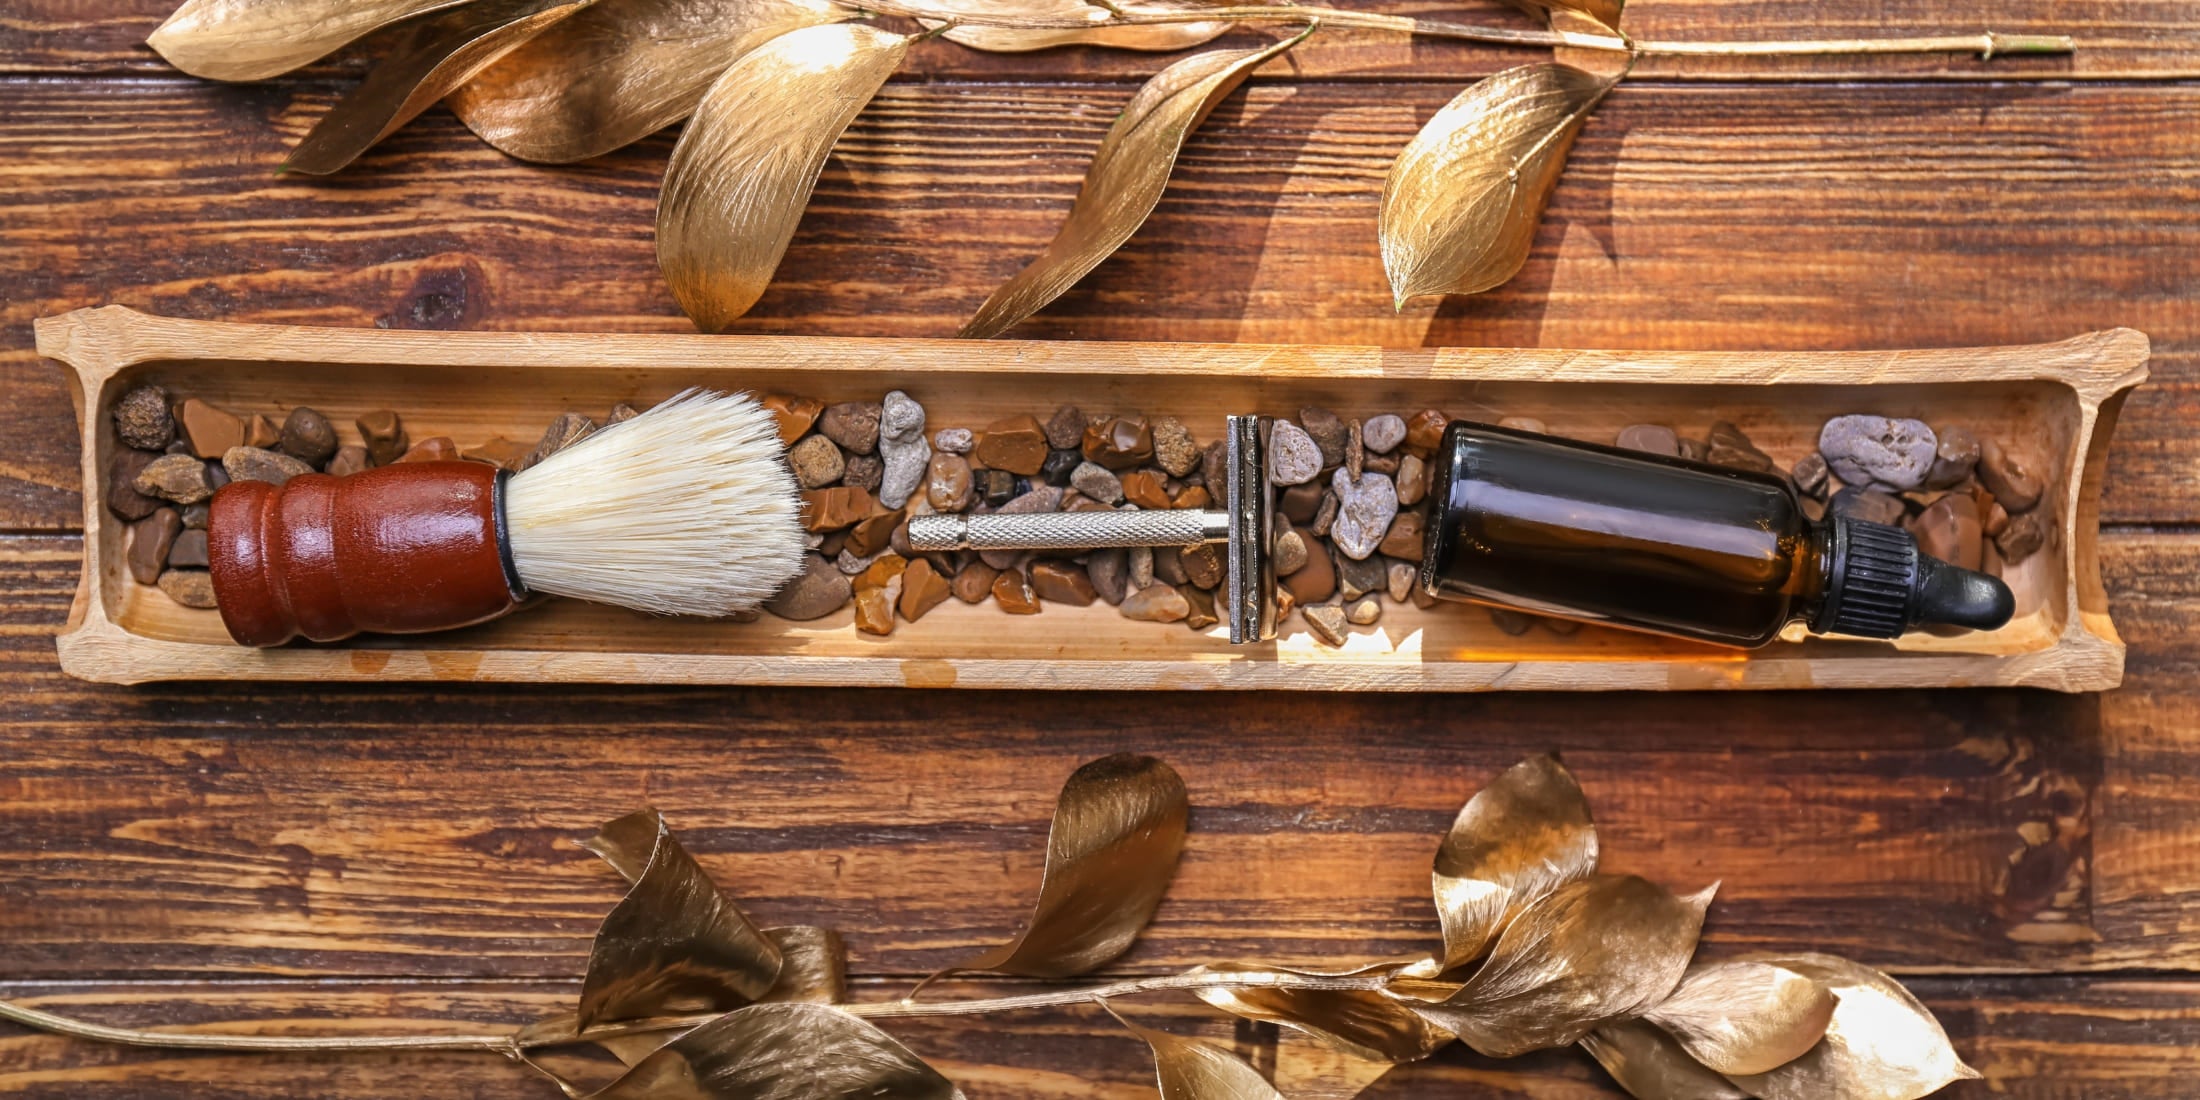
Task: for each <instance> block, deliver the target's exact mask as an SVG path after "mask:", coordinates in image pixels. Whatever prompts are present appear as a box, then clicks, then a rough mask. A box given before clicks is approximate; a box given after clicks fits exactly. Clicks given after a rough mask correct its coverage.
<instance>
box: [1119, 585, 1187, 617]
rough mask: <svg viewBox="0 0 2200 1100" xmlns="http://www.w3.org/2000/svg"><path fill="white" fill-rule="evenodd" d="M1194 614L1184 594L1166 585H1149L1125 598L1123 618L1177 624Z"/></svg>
mask: <svg viewBox="0 0 2200 1100" xmlns="http://www.w3.org/2000/svg"><path fill="white" fill-rule="evenodd" d="M1191 613H1192V604H1191V601H1190V600H1187V599H1185V598H1184V593H1182V592H1179V591H1177V590H1176V589H1175V588H1174V587H1171V586H1169V585H1166V584H1149V585H1147V586H1146V587H1144V588H1141V589H1139V590H1138V591H1136V592H1133V593H1131V594H1130V595H1128V596H1125V597H1123V617H1124V618H1126V619H1137V620H1138V621H1140V622H1147V623H1177V622H1183V621H1184V618H1185V617H1186V616H1188V615H1190V614H1191Z"/></svg>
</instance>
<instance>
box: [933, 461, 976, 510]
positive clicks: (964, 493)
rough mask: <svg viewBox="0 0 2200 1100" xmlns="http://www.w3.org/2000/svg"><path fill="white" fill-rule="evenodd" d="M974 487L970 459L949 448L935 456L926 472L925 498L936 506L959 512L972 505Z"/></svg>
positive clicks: (934, 508)
mask: <svg viewBox="0 0 2200 1100" xmlns="http://www.w3.org/2000/svg"><path fill="white" fill-rule="evenodd" d="M974 488H975V483H974V482H973V481H972V479H971V476H970V460H969V459H967V458H964V457H963V456H962V455H961V454H958V453H956V452H954V451H949V450H942V451H940V452H939V453H938V454H935V455H933V456H932V462H931V464H930V465H929V466H928V467H926V469H925V474H924V501H925V503H927V504H930V505H931V506H932V508H933V510H935V511H940V512H960V511H962V510H963V509H965V508H968V507H970V501H971V498H972V495H973V493H972V490H973V489H974Z"/></svg>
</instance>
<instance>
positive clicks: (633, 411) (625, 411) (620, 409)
mask: <svg viewBox="0 0 2200 1100" xmlns="http://www.w3.org/2000/svg"><path fill="white" fill-rule="evenodd" d="M640 415H642V410H640V409H637V408H635V407H634V406H632V405H629V404H627V403H626V402H624V401H621V402H619V403H618V404H616V405H613V406H611V412H610V414H609V415H607V416H605V417H604V418H603V425H604V427H606V428H608V427H610V426H611V425H613V424H624V423H626V422H627V421H629V420H632V419H634V418H635V417H637V416H640Z"/></svg>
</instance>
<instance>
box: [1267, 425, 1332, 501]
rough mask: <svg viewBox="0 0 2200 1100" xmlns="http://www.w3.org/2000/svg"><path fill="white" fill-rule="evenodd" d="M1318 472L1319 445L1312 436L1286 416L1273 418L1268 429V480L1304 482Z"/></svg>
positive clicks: (1285, 483) (1319, 460) (1285, 482)
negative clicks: (1278, 418)
mask: <svg viewBox="0 0 2200 1100" xmlns="http://www.w3.org/2000/svg"><path fill="white" fill-rule="evenodd" d="M1321 472H1322V452H1321V447H1320V446H1318V445H1317V444H1316V443H1315V442H1314V439H1313V437H1312V436H1309V435H1307V434H1306V432H1305V431H1304V430H1303V429H1301V428H1300V427H1299V426H1298V425H1296V424H1293V423H1291V422H1290V421H1288V420H1278V421H1276V423H1275V427H1273V428H1271V429H1270V430H1269V432H1268V480H1270V481H1272V482H1275V483H1276V484H1278V485H1304V484H1306V483H1308V482H1310V481H1313V480H1314V478H1315V476H1316V475H1318V474H1320V473H1321ZM1286 495H1288V494H1286Z"/></svg>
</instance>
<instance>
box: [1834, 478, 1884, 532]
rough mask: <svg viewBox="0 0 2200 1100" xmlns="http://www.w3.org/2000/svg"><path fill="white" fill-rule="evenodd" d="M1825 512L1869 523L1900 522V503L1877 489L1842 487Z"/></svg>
mask: <svg viewBox="0 0 2200 1100" xmlns="http://www.w3.org/2000/svg"><path fill="white" fill-rule="evenodd" d="M1826 510H1827V511H1829V512H1832V513H1833V514H1834V515H1837V516H1847V517H1849V518H1850V519H1860V520H1865V521H1867V522H1870V523H1900V522H1902V515H1903V507H1902V501H1901V500H1900V499H1899V498H1897V497H1894V496H1890V495H1888V494H1886V493H1883V492H1880V491H1879V490H1877V489H1864V488H1859V487H1857V486H1854V485H1849V486H1844V487H1843V488H1842V490H1841V491H1840V492H1838V493H1835V494H1833V501H1832V503H1830V504H1828V505H1827V506H1826Z"/></svg>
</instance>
